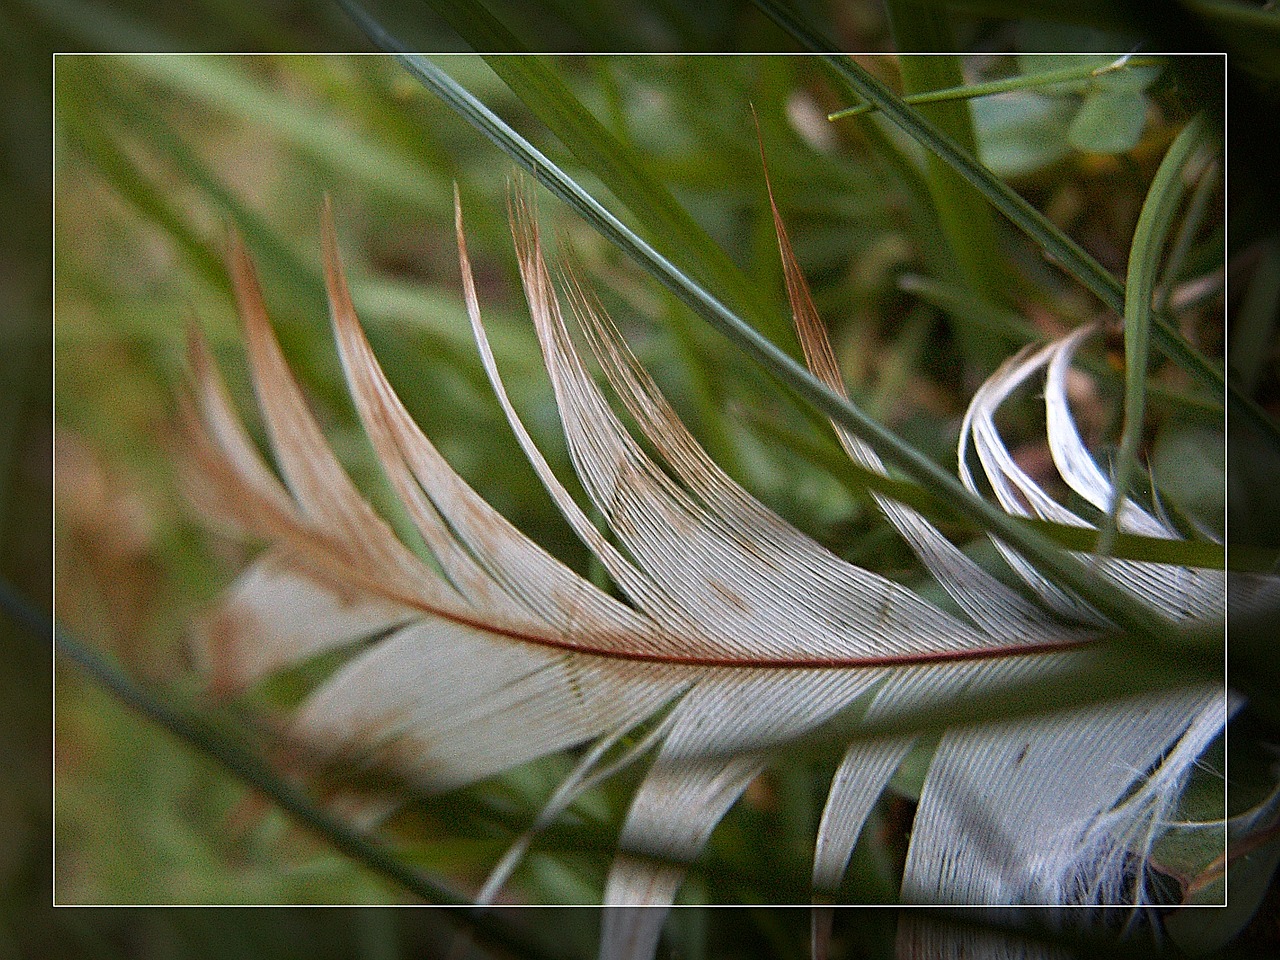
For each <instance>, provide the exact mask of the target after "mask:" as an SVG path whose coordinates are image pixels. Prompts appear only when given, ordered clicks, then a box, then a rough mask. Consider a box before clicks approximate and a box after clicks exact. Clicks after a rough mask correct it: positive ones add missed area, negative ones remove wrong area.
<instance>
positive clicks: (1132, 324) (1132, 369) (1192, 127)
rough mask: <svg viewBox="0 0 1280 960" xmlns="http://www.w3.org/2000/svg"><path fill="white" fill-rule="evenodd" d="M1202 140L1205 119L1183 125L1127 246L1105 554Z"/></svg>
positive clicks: (1142, 414) (1138, 427)
mask: <svg viewBox="0 0 1280 960" xmlns="http://www.w3.org/2000/svg"><path fill="white" fill-rule="evenodd" d="M1204 142H1205V124H1204V120H1203V118H1201V117H1196V118H1194V119H1193V120H1192V121H1191V122H1190V123H1188V124H1187V125H1186V126H1185V127H1184V128H1183V129H1182V132H1181V133H1179V134H1178V136H1177V138H1176V139H1175V140H1174V141H1173V144H1172V145H1171V146H1170V147H1169V149H1168V151H1167V152H1166V153H1165V155H1164V159H1163V160H1162V161H1161V162H1160V167H1159V169H1158V170H1156V175H1155V178H1154V179H1153V180H1152V182H1151V188H1150V190H1148V191H1147V197H1146V199H1145V200H1144V201H1143V204H1142V212H1141V213H1140V214H1139V215H1138V225H1137V227H1136V229H1135V230H1134V234H1133V243H1132V245H1131V246H1130V248H1129V270H1128V276H1127V277H1126V280H1125V297H1124V300H1125V303H1124V349H1125V392H1124V429H1123V430H1122V431H1121V435H1120V449H1119V452H1118V453H1117V455H1116V466H1115V476H1114V478H1113V480H1112V501H1111V509H1110V511H1109V512H1108V514H1107V519H1106V523H1105V524H1103V526H1102V527H1101V529H1100V531H1099V534H1098V552H1099V553H1102V554H1105V553H1108V552H1110V550H1111V546H1112V543H1113V542H1114V539H1115V534H1116V529H1117V521H1118V518H1119V515H1120V508H1121V506H1122V505H1123V504H1124V502H1125V499H1126V498H1127V497H1128V492H1129V483H1130V481H1131V480H1132V477H1133V473H1134V469H1135V467H1136V465H1137V462H1138V447H1139V445H1140V444H1141V442H1142V429H1143V422H1144V420H1145V418H1146V409H1147V367H1148V365H1149V359H1150V352H1151V348H1150V341H1151V319H1152V296H1153V294H1154V291H1155V285H1156V277H1157V275H1158V271H1159V268H1160V254H1161V253H1162V251H1163V249H1164V244H1165V239H1166V237H1167V236H1168V234H1169V229H1170V227H1172V225H1173V218H1174V215H1175V214H1176V213H1177V211H1178V205H1179V203H1180V201H1181V199H1182V193H1183V189H1184V187H1185V178H1184V176H1183V174H1184V173H1185V171H1186V168H1187V164H1188V163H1189V162H1190V161H1191V159H1192V157H1193V156H1195V154H1196V153H1197V151H1198V150H1199V149H1200V147H1201V146H1202V145H1203V144H1204Z"/></svg>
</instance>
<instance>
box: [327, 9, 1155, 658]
mask: <svg viewBox="0 0 1280 960" xmlns="http://www.w3.org/2000/svg"><path fill="white" fill-rule="evenodd" d="M343 3H344V6H345V7H346V8H347V9H348V10H349V11H350V12H351V13H352V15H353V17H355V18H356V19H357V22H358V23H359V24H360V25H361V27H362V29H364V30H365V31H366V32H367V33H368V34H369V36H370V37H371V38H372V39H373V40H374V41H375V42H376V43H378V44H379V45H381V46H384V47H386V48H387V49H391V50H398V49H401V47H400V45H399V43H398V41H396V40H395V38H394V37H392V36H391V35H390V34H388V33H387V32H386V31H385V30H384V29H383V28H382V27H381V26H379V25H378V24H377V23H376V22H375V21H373V20H372V19H371V18H369V17H368V15H367V14H366V13H365V12H364V11H363V10H362V9H361V8H359V7H358V6H357V5H356V4H354V2H352V0H343ZM398 56H399V59H400V61H401V62H402V63H403V64H404V65H405V67H406V68H407V69H408V70H409V71H410V73H412V74H413V75H414V76H415V77H416V78H417V79H418V80H419V81H420V82H421V83H422V84H423V85H424V86H425V87H427V89H429V90H431V91H432V92H433V93H435V94H436V95H437V96H439V97H440V98H441V99H442V100H444V102H445V103H446V104H448V105H449V106H450V107H451V108H452V109H454V110H455V111H456V112H458V114H459V115H461V116H462V117H463V118H465V119H466V120H468V122H470V123H472V124H473V125H474V126H475V127H476V128H477V129H478V130H480V132H481V133H483V134H484V135H485V136H486V137H487V138H489V139H490V140H491V141H492V142H493V143H494V144H495V145H496V146H498V147H499V148H500V149H502V150H503V151H504V152H505V153H507V154H508V156H510V157H511V158H512V159H513V160H515V161H516V162H517V163H518V164H520V165H521V166H522V167H524V168H525V169H526V170H528V171H529V172H530V173H532V174H533V176H534V177H535V178H536V179H537V180H538V182H540V183H541V184H543V186H545V187H546V188H547V189H548V190H550V191H551V192H552V193H553V194H554V195H555V196H556V197H558V198H559V199H561V200H563V201H564V202H565V203H567V204H568V205H569V206H570V207H571V208H572V209H573V210H575V211H576V212H577V213H578V214H579V215H580V216H582V217H583V219H585V220H586V221H587V222H588V223H589V224H591V225H592V226H593V227H595V228H596V229H597V230H598V231H599V232H600V233H601V234H602V235H604V236H605V237H606V238H607V239H609V240H610V241H611V242H613V243H615V244H616V245H617V246H618V247H619V249H621V250H622V251H623V252H625V253H626V254H627V255H628V256H630V257H632V258H633V259H635V260H636V261H637V262H639V263H640V264H641V265H642V266H644V267H645V268H646V269H647V270H648V271H649V272H650V273H651V274H652V275H653V276H654V277H655V278H656V279H657V280H659V282H661V283H662V284H663V285H664V286H666V287H667V288H668V289H669V290H671V291H672V292H673V293H675V294H676V295H677V296H678V297H679V298H680V300H681V301H682V302H683V303H685V304H686V305H687V306H689V307H690V308H691V309H693V310H695V311H696V312H698V313H699V314H700V315H702V316H703V317H704V318H705V319H706V320H707V321H708V322H710V323H711V324H712V325H713V326H714V327H715V328H716V329H717V330H719V331H720V332H721V333H723V334H724V335H725V336H727V337H729V338H730V339H731V340H732V341H734V342H735V343H736V344H737V345H738V346H739V347H740V348H742V349H744V350H745V351H746V352H747V353H749V354H750V355H751V356H752V357H754V358H755V359H756V361H757V362H759V363H760V364H761V365H762V366H764V367H765V369H767V370H768V371H769V372H770V373H772V374H773V375H774V376H776V377H778V379H779V380H780V381H782V382H783V383H784V384H786V385H787V386H788V387H789V388H790V389H792V390H793V391H794V392H795V393H796V394H797V395H799V396H800V397H802V398H803V399H804V400H805V401H806V402H808V403H810V404H812V405H813V406H814V407H815V408H816V409H818V410H819V411H821V412H822V413H824V414H826V415H827V416H830V417H834V418H835V419H836V420H838V421H840V422H841V423H843V424H844V425H846V426H848V427H849V428H850V429H852V430H854V431H855V432H856V433H858V435H859V436H861V437H862V438H863V439H864V440H865V441H866V442H867V443H868V444H869V445H870V446H871V447H872V448H873V449H875V450H876V452H877V453H879V454H881V455H882V456H883V457H885V459H887V460H889V461H890V462H892V463H893V464H895V465H896V466H898V467H899V468H900V469H902V470H903V471H904V472H905V473H906V474H907V475H908V476H909V477H910V478H911V479H913V480H915V481H916V482H918V483H922V484H924V485H927V486H930V487H934V488H936V489H937V490H938V491H939V493H940V495H943V496H946V497H948V498H950V499H952V500H953V501H954V503H955V505H956V508H957V509H958V510H960V511H961V512H963V513H965V514H966V515H968V516H969V517H971V518H972V519H973V521H974V522H975V523H976V524H978V525H979V526H981V527H982V528H983V529H986V530H988V531H992V532H996V533H998V534H999V535H1000V536H1001V537H1002V538H1003V539H1005V540H1006V541H1008V542H1009V543H1011V544H1014V545H1015V546H1017V547H1018V548H1019V549H1021V550H1023V551H1024V552H1025V553H1026V554H1027V556H1028V557H1030V558H1032V559H1033V560H1034V562H1035V563H1036V564H1038V565H1041V566H1043V568H1044V569H1046V570H1049V571H1051V572H1052V573H1053V574H1054V576H1055V577H1058V578H1060V579H1061V580H1062V582H1063V583H1064V584H1066V585H1067V586H1069V587H1071V588H1072V589H1073V590H1075V591H1076V592H1077V593H1079V594H1080V595H1081V596H1083V597H1086V598H1087V599H1088V600H1089V602H1090V603H1092V604H1093V605H1094V606H1095V607H1096V608H1097V609H1098V610H1099V611H1102V612H1104V613H1106V615H1107V616H1108V617H1109V618H1110V619H1111V620H1112V621H1113V622H1114V623H1115V624H1116V625H1117V626H1119V627H1121V628H1122V629H1123V630H1125V631H1126V632H1127V633H1129V634H1130V635H1132V636H1134V637H1149V638H1150V639H1152V640H1153V641H1154V640H1155V639H1156V636H1157V634H1158V632H1159V631H1158V628H1157V626H1156V625H1155V624H1154V623H1153V622H1152V620H1151V618H1150V614H1149V611H1147V610H1146V609H1145V606H1144V605H1143V604H1142V602H1141V601H1140V600H1138V599H1137V598H1134V597H1131V596H1129V595H1128V594H1125V593H1124V592H1122V591H1119V590H1117V589H1116V588H1114V587H1113V586H1112V585H1110V584H1107V583H1105V582H1103V581H1101V580H1099V579H1098V578H1096V577H1095V576H1094V575H1093V574H1092V573H1091V572H1090V571H1089V570H1088V569H1087V568H1086V567H1085V566H1084V565H1082V564H1081V563H1080V562H1079V561H1077V560H1076V559H1074V558H1071V557H1068V556H1065V555H1063V553H1062V551H1060V550H1058V549H1057V547H1056V546H1055V545H1053V544H1051V543H1050V542H1049V541H1046V540H1045V539H1043V538H1042V537H1041V536H1040V535H1039V534H1037V533H1035V532H1033V530H1032V529H1031V528H1030V527H1028V526H1026V525H1024V524H1021V523H1019V522H1018V521H1017V520H1015V519H1013V518H1011V517H1009V516H1008V515H1006V514H1005V513H1004V512H1003V511H1001V510H1000V509H999V508H998V507H996V506H994V505H992V504H989V503H986V502H985V501H983V500H981V499H980V498H977V497H975V496H973V495H971V494H970V493H969V492H968V491H967V490H965V489H964V487H963V486H962V485H961V484H960V483H959V482H958V481H957V480H956V479H955V478H954V477H953V476H951V474H949V473H948V472H947V471H945V470H943V469H942V468H941V467H939V466H938V465H937V464H935V463H934V462H933V461H932V460H930V459H929V458H928V457H926V456H925V455H924V454H922V453H920V452H919V451H918V450H916V449H915V448H914V447H912V446H910V445H909V444H907V443H905V442H904V441H902V440H901V439H900V438H899V437H898V436H897V435H895V434H894V433H892V432H891V431H889V430H888V429H886V428H885V427H883V426H882V425H880V424H879V423H876V422H875V421H873V420H871V419H870V418H869V417H867V416H866V414H865V413H863V412H862V411H861V410H859V409H858V408H857V407H855V406H854V405H853V404H851V403H850V402H849V401H847V400H844V399H842V398H840V397H838V396H836V395H835V394H834V393H833V392H832V391H831V390H830V389H829V388H827V387H826V386H825V385H824V384H823V383H822V382H821V381H820V380H818V379H817V378H816V377H814V376H813V375H812V374H811V373H809V371H807V370H805V369H804V368H803V367H802V366H801V365H800V364H798V363H796V362H795V361H794V360H793V359H792V358H791V357H790V356H788V355H787V354H786V353H784V352H783V351H781V350H779V349H778V348H777V347H776V346H775V345H774V344H772V343H771V342H769V341H768V340H767V339H765V338H764V337H762V336H761V335H760V334H759V333H758V332H757V331H756V330H754V329H753V328H752V327H751V326H750V325H748V324H747V323H745V322H744V321H743V320H742V319H741V318H739V317H737V316H736V315H735V314H734V313H733V312H732V311H730V310H729V309H728V308H727V307H725V306H724V304H722V303H721V302H720V301H719V300H717V299H716V298H715V297H714V296H712V295H711V294H710V293H708V292H707V291H706V290H704V289H703V288H702V287H700V286H699V285H698V284H696V283H695V282H693V281H692V280H690V279H689V278H688V277H687V276H686V275H685V274H683V273H682V272H681V271H680V270H678V269H677V268H676V267H675V266H674V265H673V264H671V262H670V261H668V260H667V259H666V258H665V257H663V256H662V255H661V254H659V253H658V252H657V251H656V250H654V249H653V248H652V247H650V246H649V245H648V244H647V243H645V242H644V241H643V240H642V239H641V238H640V237H638V236H636V234H635V233H634V232H633V231H631V230H629V229H628V228H627V227H626V226H625V225H623V224H622V223H621V222H620V221H619V220H618V219H617V218H616V217H614V216H613V215H612V214H610V213H609V212H608V211H607V210H605V209H604V207H602V206H601V205H600V204H599V203H598V202H597V201H596V200H595V199H593V198H592V197H591V196H590V195H589V194H588V193H587V192H586V191H585V190H584V189H583V188H582V187H581V186H579V185H578V184H577V183H576V182H575V181H573V180H572V178H570V177H568V176H567V175H566V174H565V173H564V171H562V170H561V169H560V168H559V167H557V166H556V165H555V164H554V163H552V162H551V161H550V160H549V159H548V158H547V157H546V156H545V155H543V154H542V153H541V152H540V151H538V150H537V149H536V148H535V147H533V146H532V144H530V143H529V142H528V141H526V140H525V139H524V138H523V137H521V136H520V135H519V134H517V133H515V131H513V130H512V129H511V128H510V127H508V126H507V125H506V124H505V123H504V122H503V121H502V120H501V119H499V118H498V117H497V116H496V115H495V114H493V112H492V111H490V110H489V109H488V108H486V107H485V106H484V105H483V104H482V103H480V102H479V101H478V100H476V99H475V98H474V97H473V96H471V94H470V93H468V92H467V91H466V90H465V89H463V88H462V87H461V86H460V85H459V84H458V83H456V82H455V81H454V80H453V79H452V78H451V77H449V76H448V75H447V74H445V73H444V72H443V71H442V70H440V69H439V68H438V67H436V66H435V65H434V64H432V63H431V62H430V61H429V60H427V59H426V58H424V57H422V56H418V55H414V54H403V53H402V54H399V55H398Z"/></svg>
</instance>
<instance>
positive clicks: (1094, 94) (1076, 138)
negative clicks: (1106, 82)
mask: <svg viewBox="0 0 1280 960" xmlns="http://www.w3.org/2000/svg"><path fill="white" fill-rule="evenodd" d="M1147 107H1148V102H1147V98H1146V95H1145V94H1143V93H1142V92H1141V90H1126V89H1117V88H1114V87H1107V86H1100V87H1098V88H1097V89H1095V90H1092V91H1090V92H1089V93H1088V94H1087V95H1086V96H1085V98H1084V101H1083V102H1082V103H1081V104H1080V109H1079V111H1077V113H1076V116H1075V119H1074V120H1072V121H1071V128H1070V130H1069V131H1068V134H1067V136H1068V139H1069V140H1070V143H1071V145H1072V146H1073V147H1075V148H1076V149H1077V150H1083V151H1085V152H1087V153H1127V152H1128V151H1130V150H1132V149H1133V148H1134V147H1135V146H1137V143H1138V140H1139V139H1141V137H1142V130H1143V128H1144V127H1145V126H1146V124H1147Z"/></svg>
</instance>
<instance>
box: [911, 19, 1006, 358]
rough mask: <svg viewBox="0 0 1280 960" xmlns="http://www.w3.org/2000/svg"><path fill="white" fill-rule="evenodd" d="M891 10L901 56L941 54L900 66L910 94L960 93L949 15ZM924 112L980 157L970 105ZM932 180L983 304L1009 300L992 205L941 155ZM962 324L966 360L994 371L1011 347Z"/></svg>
mask: <svg viewBox="0 0 1280 960" xmlns="http://www.w3.org/2000/svg"><path fill="white" fill-rule="evenodd" d="M887 10H888V12H889V24H890V28H891V30H892V33H893V39H894V45H895V46H896V47H897V48H898V49H899V50H913V51H928V52H931V53H932V52H937V53H938V54H939V55H937V56H927V57H902V58H901V59H900V60H899V62H898V64H899V68H900V69H901V71H902V82H903V86H904V88H905V90H906V92H907V93H920V92H923V91H929V90H937V89H942V88H946V87H954V86H957V85H959V84H961V83H963V82H964V74H963V73H962V72H961V70H960V61H959V60H958V59H957V58H956V57H954V56H950V55H949V54H950V53H951V51H952V50H954V49H955V41H954V40H953V39H952V36H951V25H950V23H949V22H948V20H947V18H946V14H945V13H944V12H943V11H940V10H937V9H934V8H931V7H922V6H919V5H918V4H916V3H913V2H910V0H889V3H888V5H887ZM921 113H922V114H923V115H924V116H926V117H928V118H929V119H930V120H931V121H932V122H933V123H934V124H936V125H937V127H938V129H939V130H941V131H942V132H943V133H945V134H946V135H947V136H948V137H950V138H951V139H953V140H954V141H955V142H956V143H958V144H960V145H961V146H962V147H963V148H964V149H965V150H966V151H968V152H969V153H971V154H973V153H976V152H977V141H976V140H975V138H974V133H973V120H972V118H971V117H970V115H969V105H968V104H967V103H963V102H961V101H944V102H940V103H932V104H929V105H928V106H925V107H922V108H921ZM925 175H926V178H927V181H928V184H929V193H930V196H931V197H932V198H933V205H934V208H935V209H936V210H937V212H938V219H939V221H940V222H941V225H942V232H943V234H944V235H945V236H946V238H947V245H948V246H949V247H950V248H951V252H952V253H953V254H954V256H955V259H956V262H957V263H958V265H959V267H960V274H961V276H962V277H963V278H964V280H965V283H966V284H968V286H969V287H970V289H972V290H973V291H974V292H975V293H976V294H978V295H979V296H980V297H982V298H983V299H984V300H989V301H991V302H992V303H1001V302H1003V301H1004V300H1005V299H1006V297H1005V291H1006V290H1007V289H1008V287H1009V278H1008V275H1007V273H1006V271H1005V270H1004V269H1003V263H1004V260H1003V258H1002V257H1001V256H1000V255H999V244H998V243H997V239H996V228H995V222H994V220H993V219H992V216H991V209H990V207H989V206H988V204H987V203H986V201H985V200H984V199H983V198H982V195H981V194H980V193H978V192H977V191H976V190H974V189H973V187H972V186H971V185H970V184H968V183H966V182H965V180H964V178H963V177H961V176H960V174H959V173H958V172H956V170H954V169H953V168H952V167H950V166H949V165H948V164H947V163H946V162H944V161H943V160H942V158H941V157H938V156H937V155H936V154H933V153H929V154H926V156H925ZM956 326H957V329H956V333H957V339H958V340H959V342H960V346H961V348H962V350H963V353H964V355H965V356H966V357H967V358H968V359H969V361H970V362H971V363H973V364H975V365H976V366H978V367H979V368H981V369H984V370H991V369H993V368H994V367H995V366H996V365H997V364H998V363H999V362H1000V360H1001V359H1003V357H1004V355H1005V353H1007V344H1006V343H1004V342H1001V340H1000V339H999V338H997V337H991V336H986V335H983V333H982V331H979V330H974V329H973V328H971V327H969V326H968V325H966V324H957V325H956Z"/></svg>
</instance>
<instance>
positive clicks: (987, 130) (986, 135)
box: [973, 93, 1071, 177]
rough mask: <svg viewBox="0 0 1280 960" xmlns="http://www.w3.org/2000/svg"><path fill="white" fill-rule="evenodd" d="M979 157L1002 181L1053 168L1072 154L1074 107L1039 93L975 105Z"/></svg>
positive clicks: (990, 100)
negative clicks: (1069, 139)
mask: <svg viewBox="0 0 1280 960" xmlns="http://www.w3.org/2000/svg"><path fill="white" fill-rule="evenodd" d="M973 116H974V122H975V124H976V125H977V128H978V156H979V157H980V158H981V160H982V163H983V164H984V165H985V166H987V167H989V168H990V169H991V170H992V171H994V172H995V173H998V174H1000V176H1002V177H1020V176H1026V175H1027V174H1030V173H1035V172H1036V171H1037V170H1043V169H1044V168H1045V167H1049V166H1052V165H1053V164H1055V163H1057V162H1058V161H1059V160H1061V159H1063V158H1064V157H1066V156H1067V155H1068V153H1069V151H1068V149H1067V142H1066V132H1067V129H1068V127H1069V126H1070V124H1071V105H1070V104H1069V103H1067V102H1066V101H1064V100H1062V99H1061V98H1059V97H1048V96H1043V95H1041V94H1036V93H1024V94H1020V95H1018V96H1009V97H992V98H990V99H986V100H977V101H975V102H974V104H973Z"/></svg>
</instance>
